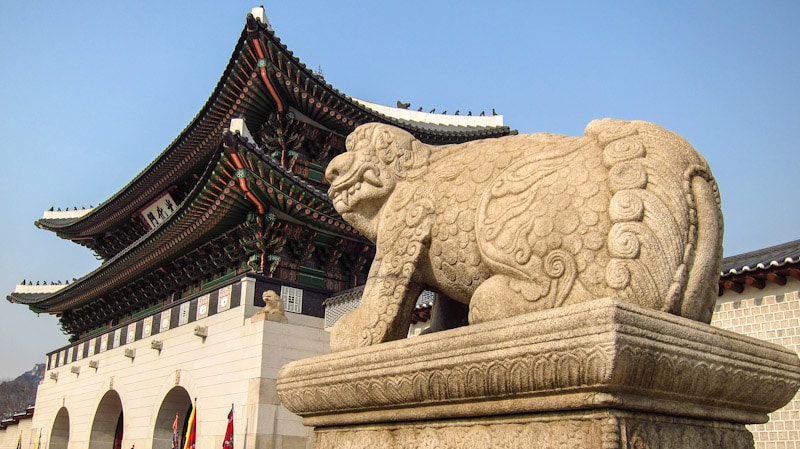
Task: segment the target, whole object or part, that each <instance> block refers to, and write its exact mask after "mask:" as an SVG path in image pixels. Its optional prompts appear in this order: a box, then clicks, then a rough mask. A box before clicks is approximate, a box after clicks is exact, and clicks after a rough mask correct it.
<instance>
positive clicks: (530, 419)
mask: <svg viewBox="0 0 800 449" xmlns="http://www.w3.org/2000/svg"><path fill="white" fill-rule="evenodd" d="M753 447H754V444H753V436H752V435H751V434H750V432H749V431H748V430H747V429H746V428H745V426H744V425H743V424H731V423H725V422H718V421H717V422H715V421H704V420H696V419H683V418H675V417H666V416H660V415H650V414H646V413H627V412H622V411H618V410H605V411H584V412H572V413H571V412H565V413H540V414H536V415H527V416H514V417H496V418H473V419H458V420H447V421H425V422H412V423H383V424H364V425H354V426H347V427H319V428H317V429H315V445H314V448H315V449H341V448H348V449H372V448H382V449H383V448H386V449H418V448H437V449H451V448H452V449H486V448H526V449H557V448H558V449H560V448H576V449H577V448H580V449H621V448H630V449H707V448H725V449H752V448H753Z"/></svg>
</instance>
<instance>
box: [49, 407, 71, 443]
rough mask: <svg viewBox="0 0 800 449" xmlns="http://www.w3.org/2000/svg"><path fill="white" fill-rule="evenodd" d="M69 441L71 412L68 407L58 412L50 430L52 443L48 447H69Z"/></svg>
mask: <svg viewBox="0 0 800 449" xmlns="http://www.w3.org/2000/svg"><path fill="white" fill-rule="evenodd" d="M67 443H69V412H67V408H66V407H61V409H60V410H59V411H58V413H56V419H55V420H53V428H52V429H51V430H50V444H49V445H48V446H47V447H48V449H67Z"/></svg>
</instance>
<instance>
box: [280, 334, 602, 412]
mask: <svg viewBox="0 0 800 449" xmlns="http://www.w3.org/2000/svg"><path fill="white" fill-rule="evenodd" d="M610 358H611V347H610V345H609V346H605V345H604V346H596V347H592V348H587V349H584V348H578V349H575V350H573V351H568V352H562V353H552V354H537V355H521V356H519V357H513V358H505V359H502V360H497V361H480V362H474V363H465V364H463V365H458V366H449V367H446V368H441V369H436V370H422V371H414V372H406V373H400V374H397V375H392V376H380V377H366V378H358V379H354V380H352V381H346V382H339V383H330V384H327V385H318V386H311V387H304V388H296V389H282V391H281V399H282V400H283V402H284V405H286V407H287V408H288V409H289V410H292V411H293V412H295V413H300V412H302V413H313V412H320V411H331V410H347V409H358V408H363V407H375V406H389V405H400V404H412V403H417V404H419V403H435V402H446V401H451V400H458V399H464V398H487V397H495V398H496V397H503V396H513V395H516V394H524V393H526V392H536V391H552V390H557V389H562V388H568V387H573V388H574V387H578V386H588V385H595V384H597V383H601V382H603V380H604V379H607V378H608V376H610V374H611V372H610V370H611V359H610Z"/></svg>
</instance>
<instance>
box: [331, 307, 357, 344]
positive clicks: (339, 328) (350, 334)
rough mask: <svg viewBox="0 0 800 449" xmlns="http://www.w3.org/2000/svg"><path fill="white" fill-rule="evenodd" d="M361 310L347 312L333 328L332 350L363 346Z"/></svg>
mask: <svg viewBox="0 0 800 449" xmlns="http://www.w3.org/2000/svg"><path fill="white" fill-rule="evenodd" d="M359 312H360V310H359V309H358V308H356V309H353V310H351V311H349V312H347V313H346V314H345V315H344V316H342V317H341V318H339V321H337V322H336V324H334V325H333V328H332V329H331V352H340V351H347V350H348V349H355V348H358V347H360V346H363V343H361V338H360V336H361V331H362V329H361V326H360V325H359V324H361V323H360V321H361V320H360V313H359Z"/></svg>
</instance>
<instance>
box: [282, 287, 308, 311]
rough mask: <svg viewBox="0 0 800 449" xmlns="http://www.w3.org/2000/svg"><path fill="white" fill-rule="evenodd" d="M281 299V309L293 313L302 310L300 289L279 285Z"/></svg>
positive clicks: (301, 291) (301, 292)
mask: <svg viewBox="0 0 800 449" xmlns="http://www.w3.org/2000/svg"><path fill="white" fill-rule="evenodd" d="M281 300H283V310H285V311H287V312H293V313H302V312H303V290H302V289H299V288H294V287H286V286H281Z"/></svg>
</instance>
